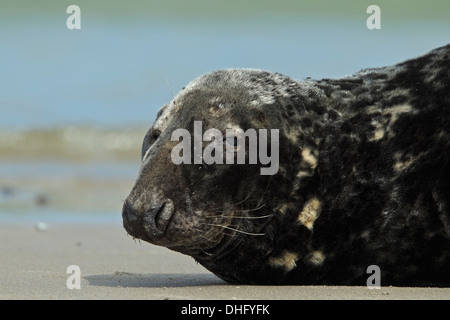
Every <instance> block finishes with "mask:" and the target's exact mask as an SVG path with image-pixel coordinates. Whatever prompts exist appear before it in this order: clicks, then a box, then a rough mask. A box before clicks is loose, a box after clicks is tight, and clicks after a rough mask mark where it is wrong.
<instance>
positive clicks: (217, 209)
mask: <svg viewBox="0 0 450 320" xmlns="http://www.w3.org/2000/svg"><path fill="white" fill-rule="evenodd" d="M251 194H252V191H251V190H250V191H249V192H248V193H247V196H246V197H245V198H244V199H243V200H241V201H239V202H236V203H230V204H229V206H230V207H235V206H237V205H239V204H242V203H244V202H245V201H247V200H248V199H249V198H250V196H251ZM222 210H223V207H214V208H210V211H212V212H221V211H222Z"/></svg>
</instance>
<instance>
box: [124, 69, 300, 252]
mask: <svg viewBox="0 0 450 320" xmlns="http://www.w3.org/2000/svg"><path fill="white" fill-rule="evenodd" d="M298 89H299V88H298V83H297V82H295V81H293V80H291V79H290V78H288V77H284V76H282V75H279V74H275V73H269V72H264V71H259V70H248V69H231V70H221V71H216V72H212V73H209V74H206V75H204V76H202V77H200V78H198V79H196V80H194V81H192V82H191V83H189V84H188V86H186V87H185V88H184V89H183V90H182V91H181V92H180V93H179V94H178V95H177V96H176V97H175V98H174V99H173V101H171V102H170V103H169V104H167V105H165V106H164V107H163V108H161V110H160V111H159V113H158V115H157V119H156V121H155V122H154V124H153V126H152V127H151V128H150V130H149V131H148V133H147V134H146V136H145V138H144V142H143V147H142V165H141V169H140V172H139V175H138V178H137V180H136V184H135V186H134V188H133V189H132V191H131V193H130V195H129V196H128V198H127V199H126V201H125V203H124V206H123V213H122V215H123V225H124V227H125V229H126V231H127V232H128V233H129V234H130V235H131V236H133V237H135V238H139V239H142V240H144V241H148V242H150V243H153V244H157V245H161V246H165V247H168V248H170V249H172V250H175V251H179V252H182V253H185V254H189V255H191V256H194V258H196V259H197V260H199V261H201V260H202V259H203V260H204V259H209V260H211V259H218V258H220V257H223V256H224V255H226V254H227V253H228V252H230V251H232V249H233V248H236V246H238V245H240V244H241V243H242V242H243V241H244V240H245V239H247V238H249V237H260V238H263V237H265V238H267V243H268V245H267V246H265V245H264V241H259V245H258V246H259V249H261V250H262V251H264V250H270V248H271V247H272V245H271V244H269V243H270V241H272V237H271V231H270V230H271V228H268V225H270V224H271V221H272V219H273V213H274V210H275V209H274V208H276V207H277V206H279V205H280V204H279V203H277V202H276V201H272V200H270V199H269V198H268V195H269V194H272V196H273V195H276V194H279V192H280V189H282V188H283V185H284V184H285V181H283V179H285V178H286V177H285V175H284V174H283V173H285V172H286V170H289V165H290V164H292V163H294V162H295V161H294V160H295V159H294V158H295V157H297V158H298V157H300V155H299V154H296V152H299V151H297V149H298V148H289V147H288V146H287V145H289V144H291V143H292V141H289V139H286V137H287V136H289V133H290V131H289V130H290V124H289V121H288V120H287V117H286V115H285V114H284V113H285V112H289V108H284V107H286V106H287V105H292V104H293V103H295V101H296V97H297V95H296V92H297V91H298ZM297 98H298V97H297ZM297 102H299V101H297ZM280 106H284V107H283V108H281V107H280ZM292 112H294V108H293V107H292ZM199 124H200V125H201V128H200V130H201V134H200V136H198V135H197V136H195V133H196V132H197V133H198V130H199V128H198V127H196V125H199ZM208 129H213V131H208ZM249 129H250V131H251V130H252V129H253V130H254V133H255V135H256V137H258V138H261V134H260V133H261V131H260V129H265V130H267V131H266V133H267V139H266V140H265V141H264V146H261V145H259V146H256V147H255V148H253V149H251V146H250V143H246V145H245V146H244V148H245V153H244V156H245V160H244V161H241V162H240V164H237V162H238V160H237V158H236V161H235V162H234V163H230V162H229V161H226V160H227V156H229V155H228V154H227V152H226V150H229V148H230V147H231V149H232V150H234V152H235V153H236V154H238V153H239V151H240V150H238V149H239V148H241V147H242V146H241V145H239V146H238V145H236V140H237V139H236V138H234V139H229V137H228V136H227V132H228V131H227V130H231V131H232V132H241V133H242V132H244V133H248V132H250V131H249ZM272 129H276V130H280V131H283V133H281V132H280V134H279V140H274V139H273V138H274V134H272V132H275V131H271V130H272ZM177 130H178V132H179V130H182V132H183V133H189V134H188V136H184V137H183V141H182V142H183V143H187V144H188V147H189V146H191V147H192V148H184V149H183V150H182V151H181V150H180V149H177V150H178V151H177V152H175V154H176V155H177V156H180V157H184V158H183V159H184V160H187V161H184V162H183V163H181V164H180V163H178V164H177V163H174V162H176V161H174V159H173V155H174V148H179V146H180V143H181V142H180V136H178V137H176V138H175V139H174V132H177ZM239 130H241V131H239ZM208 133H211V134H212V135H213V136H214V138H213V139H209V140H208V137H207V136H208ZM291 133H292V132H291ZM221 135H222V136H223V139H222V141H217V140H218V139H219V138H218V137H220V136H221ZM202 138H203V139H202ZM277 138H278V137H277ZM198 139H201V140H202V141H200V145H198V143H199V142H198ZM210 141H211V142H210ZM246 141H250V138H249V137H247V138H246ZM257 142H259V143H261V139H259V140H257ZM275 144H277V145H275ZM278 144H279V145H278ZM199 146H200V148H198V147H199ZM213 146H214V149H215V150H214V151H212V150H211V148H212V147H213ZM221 146H223V154H221V155H217V154H216V153H217V152H218V151H220V150H222V149H221V148H222V147H221ZM283 146H284V147H283ZM262 147H266V148H267V149H266V154H267V155H270V151H272V153H274V152H278V150H285V152H283V154H280V155H279V159H275V157H274V156H275V154H272V155H271V156H272V158H271V159H272V160H273V161H272V162H273V163H271V164H268V163H267V161H266V162H265V163H263V161H259V160H261V158H260V155H261V154H262V150H263V149H262ZM196 148H197V149H196ZM208 148H210V149H208ZM198 149H202V150H201V151H200V155H199V158H198V159H200V161H198V159H197V161H196V159H195V157H196V156H198V154H196V152H198ZM286 150H292V153H290V154H289V153H288V152H286ZM252 151H256V163H255V161H254V160H255V159H253V162H252V161H251V152H252ZM185 152H186V153H191V154H190V155H189V154H183V153H185ZM202 152H203V153H202ZM206 155H209V156H211V157H213V158H214V159H215V162H214V163H212V164H211V163H209V164H208V163H207V162H208V161H207V159H205V157H206ZM277 156H278V155H277ZM220 159H223V161H222V163H220ZM275 160H277V161H278V160H279V168H278V163H275ZM269 166H272V169H274V170H272V172H271V173H269V174H261V172H262V171H261V169H264V168H265V169H268V167H269ZM305 170H307V169H306V168H305ZM283 177H284V178H283ZM275 180H280V181H278V182H277V183H276V184H274V183H273V181H275ZM274 185H276V186H277V187H276V188H273V186H274ZM272 198H273V197H272Z"/></svg>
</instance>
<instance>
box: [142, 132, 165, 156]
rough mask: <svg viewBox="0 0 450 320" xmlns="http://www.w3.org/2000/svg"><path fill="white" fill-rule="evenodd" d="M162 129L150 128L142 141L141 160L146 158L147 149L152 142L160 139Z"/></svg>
mask: <svg viewBox="0 0 450 320" xmlns="http://www.w3.org/2000/svg"><path fill="white" fill-rule="evenodd" d="M160 134H161V131H159V130H158V129H150V130H149V131H148V132H147V134H146V135H145V137H144V141H143V142H142V151H141V160H143V159H144V156H145V154H146V153H147V150H148V149H149V148H150V147H151V145H152V144H154V143H155V141H156V140H158V138H159V135H160Z"/></svg>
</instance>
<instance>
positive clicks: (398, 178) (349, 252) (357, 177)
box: [123, 45, 450, 285]
mask: <svg viewBox="0 0 450 320" xmlns="http://www.w3.org/2000/svg"><path fill="white" fill-rule="evenodd" d="M194 121H202V124H203V127H204V128H205V129H207V128H216V129H218V130H220V131H221V132H225V130H226V129H227V128H241V129H243V130H247V129H249V128H255V129H258V128H265V129H278V130H279V142H278V143H279V169H278V171H277V173H276V174H274V175H261V174H260V167H261V165H258V164H248V162H247V163H246V164H220V165H219V164H210V165H207V164H205V163H201V164H194V163H191V164H174V163H173V162H172V161H171V150H172V149H173V147H174V146H175V145H176V144H177V143H178V141H172V140H171V133H172V132H173V131H174V130H176V129H178V128H184V129H186V130H188V131H189V132H193V125H194ZM224 143H229V142H227V141H225V140H224ZM449 202H450V45H447V46H446V47H442V48H439V49H436V50H434V51H432V52H430V53H429V54H427V55H425V56H422V57H419V58H417V59H413V60H408V61H406V62H404V63H401V64H398V65H395V66H392V67H386V68H379V69H367V70H363V71H361V72H358V73H356V74H354V75H352V76H350V77H346V78H342V79H336V80H331V79H324V80H320V81H315V80H303V81H294V80H292V79H290V78H288V77H285V76H283V75H280V74H277V73H269V72H264V71H259V70H247V69H231V70H222V71H216V72H212V73H209V74H206V75H204V76H202V77H200V78H198V79H196V80H194V81H192V82H191V83H190V84H189V85H188V86H187V87H186V88H184V89H183V90H182V91H181V92H180V93H179V94H178V95H177V96H176V97H175V98H174V100H173V101H171V102H170V103H169V104H167V105H166V106H164V107H163V108H162V109H161V110H160V112H159V113H158V116H157V119H156V121H155V123H154V124H153V126H152V128H151V129H150V130H149V132H148V133H147V135H146V137H145V138H144V143H143V159H142V166H141V170H140V173H139V176H138V178H137V181H136V184H135V186H134V188H133V190H132V191H131V193H130V195H129V196H128V198H127V200H126V201H125V204H124V207H123V223H124V227H125V229H126V230H127V232H128V233H129V234H130V235H132V236H133V237H135V238H139V239H142V240H145V241H148V242H151V243H154V244H157V245H162V246H166V247H168V248H170V249H172V250H175V251H179V252H182V253H184V254H187V255H190V256H192V257H194V259H195V260H197V261H198V262H199V263H200V264H202V265H203V266H205V267H206V268H207V269H209V270H210V271H212V272H213V273H215V274H216V275H218V276H219V277H221V278H223V279H225V280H227V281H229V282H234V283H252V284H352V285H353V284H355V285H365V284H366V279H367V278H368V277H369V276H370V274H367V268H368V267H369V266H371V265H376V266H378V267H379V268H380V271H381V282H382V284H383V285H450V203H449Z"/></svg>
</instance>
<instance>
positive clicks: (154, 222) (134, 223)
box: [122, 199, 175, 243]
mask: <svg viewBox="0 0 450 320" xmlns="http://www.w3.org/2000/svg"><path fill="white" fill-rule="evenodd" d="M174 215H175V206H174V204H173V201H172V200H170V199H167V200H165V201H163V202H161V203H160V204H158V205H154V206H152V207H150V208H149V209H148V210H146V211H144V212H139V211H138V210H136V209H134V208H133V206H132V205H131V203H130V202H129V201H125V203H124V206H123V209H122V218H123V226H124V228H125V230H126V231H127V232H128V234H129V235H131V236H132V237H134V238H138V239H142V240H144V241H148V242H152V243H158V242H159V241H160V240H161V239H162V238H163V237H164V235H165V233H166V231H167V228H168V226H169V225H170V222H171V220H172V218H173V216H174Z"/></svg>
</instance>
